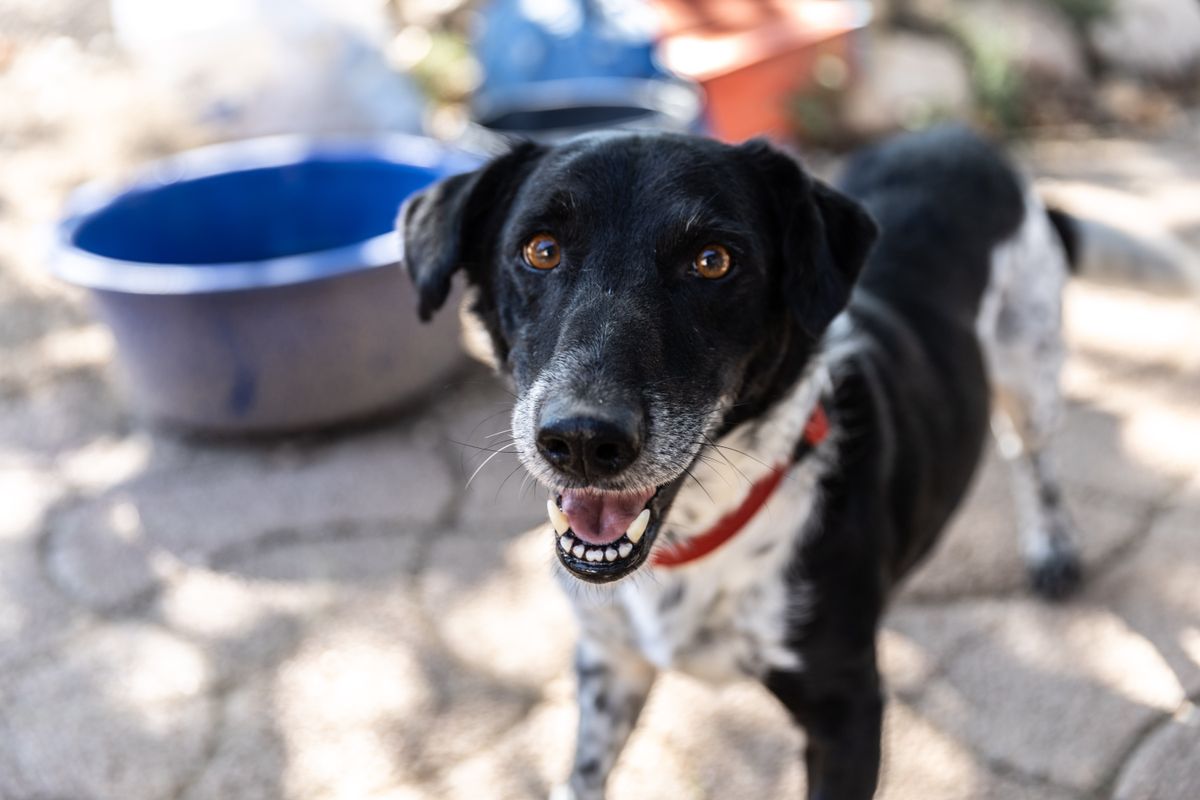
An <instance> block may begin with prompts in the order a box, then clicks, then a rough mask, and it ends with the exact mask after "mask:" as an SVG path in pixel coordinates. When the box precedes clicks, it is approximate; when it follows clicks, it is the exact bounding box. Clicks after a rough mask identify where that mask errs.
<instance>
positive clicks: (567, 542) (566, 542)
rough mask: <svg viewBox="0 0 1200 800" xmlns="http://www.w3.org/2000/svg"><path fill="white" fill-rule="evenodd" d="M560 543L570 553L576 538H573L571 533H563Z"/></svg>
mask: <svg viewBox="0 0 1200 800" xmlns="http://www.w3.org/2000/svg"><path fill="white" fill-rule="evenodd" d="M558 543H559V545H561V546H562V549H563V550H566V551H567V552H568V553H569V552H571V548H572V547H573V546H574V545H575V540H574V539H572V538H571V537H570V535H569V534H563V536H562V538H560V539H559V540H558Z"/></svg>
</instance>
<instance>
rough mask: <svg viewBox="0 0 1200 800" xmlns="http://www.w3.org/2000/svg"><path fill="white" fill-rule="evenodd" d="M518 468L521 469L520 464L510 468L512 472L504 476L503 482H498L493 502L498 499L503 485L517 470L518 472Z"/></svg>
mask: <svg viewBox="0 0 1200 800" xmlns="http://www.w3.org/2000/svg"><path fill="white" fill-rule="evenodd" d="M520 468H521V463H520V462H517V465H516V466H515V467H513V468H512V472H510V473H508V475H506V476H505V477H504V480H502V481H500V485H499V486H498V487H496V496H495V498H493V499H494V500H499V499H500V492H501V491H503V489H504V484H506V483H508V479H509V478H511V477H512V476H513V475H516V474H517V470H519V469H520Z"/></svg>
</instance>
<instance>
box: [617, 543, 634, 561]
mask: <svg viewBox="0 0 1200 800" xmlns="http://www.w3.org/2000/svg"><path fill="white" fill-rule="evenodd" d="M632 552H633V545H631V544H630V543H629V542H621V545H620V546H619V547H618V548H617V555H619V556H620V557H621V558H625V556H627V555H629V554H630V553H632Z"/></svg>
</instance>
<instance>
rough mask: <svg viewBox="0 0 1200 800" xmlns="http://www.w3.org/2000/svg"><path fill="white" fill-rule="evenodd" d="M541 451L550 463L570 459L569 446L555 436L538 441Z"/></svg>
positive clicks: (543, 437) (544, 437)
mask: <svg viewBox="0 0 1200 800" xmlns="http://www.w3.org/2000/svg"><path fill="white" fill-rule="evenodd" d="M538 444H539V445H540V446H541V451H542V453H544V454H545V455H546V457H547V458H549V459H550V460H551V461H555V462H559V461H566V460H567V459H569V458H570V457H571V445H569V444H567V442H566V440H564V439H560V438H558V437H557V436H542V437H541V438H540V439H538Z"/></svg>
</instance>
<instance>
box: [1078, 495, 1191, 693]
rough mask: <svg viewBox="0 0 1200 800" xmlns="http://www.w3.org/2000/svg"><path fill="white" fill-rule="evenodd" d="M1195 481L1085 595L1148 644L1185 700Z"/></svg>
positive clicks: (1188, 678) (1188, 688) (1188, 680)
mask: <svg viewBox="0 0 1200 800" xmlns="http://www.w3.org/2000/svg"><path fill="white" fill-rule="evenodd" d="M1198 537H1200V478H1198V479H1194V480H1193V481H1192V482H1191V483H1190V484H1189V486H1188V487H1187V488H1186V489H1185V490H1184V491H1182V492H1181V493H1180V495H1179V496H1178V498H1177V499H1176V501H1175V504H1174V509H1173V510H1172V511H1170V512H1169V513H1168V514H1166V515H1165V516H1164V517H1162V518H1161V519H1160V520H1159V521H1158V522H1157V524H1155V526H1154V528H1153V529H1152V530H1151V532H1150V534H1149V536H1147V537H1146V541H1145V542H1144V543H1143V544H1142V546H1141V547H1139V548H1138V549H1137V551H1136V552H1134V553H1133V554H1132V555H1131V556H1129V557H1128V558H1127V559H1126V560H1124V561H1123V562H1122V563H1120V564H1118V565H1116V567H1115V568H1114V569H1113V571H1112V572H1111V573H1110V574H1109V575H1106V576H1105V577H1104V578H1103V579H1102V580H1100V581H1099V582H1098V583H1097V584H1096V585H1095V586H1093V587H1091V588H1090V589H1089V591H1088V598H1089V599H1090V600H1093V601H1094V602H1097V603H1103V604H1104V605H1106V606H1108V607H1109V608H1111V609H1112V610H1113V611H1114V612H1115V613H1116V614H1117V615H1118V616H1119V617H1120V618H1121V619H1122V620H1123V621H1124V623H1125V624H1126V625H1128V626H1129V627H1130V628H1131V629H1133V630H1135V631H1137V632H1138V633H1139V634H1140V635H1142V636H1144V637H1145V638H1146V639H1148V640H1149V641H1151V642H1153V644H1154V646H1155V647H1156V648H1157V649H1158V652H1159V653H1160V654H1161V655H1162V657H1163V659H1165V660H1166V662H1167V663H1168V664H1169V665H1170V667H1171V669H1172V670H1173V671H1174V673H1175V675H1176V677H1177V678H1178V680H1179V682H1180V683H1181V684H1182V685H1183V687H1184V689H1185V690H1186V692H1187V694H1188V695H1189V696H1193V697H1194V696H1196V695H1197V694H1198V693H1200V538H1198Z"/></svg>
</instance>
